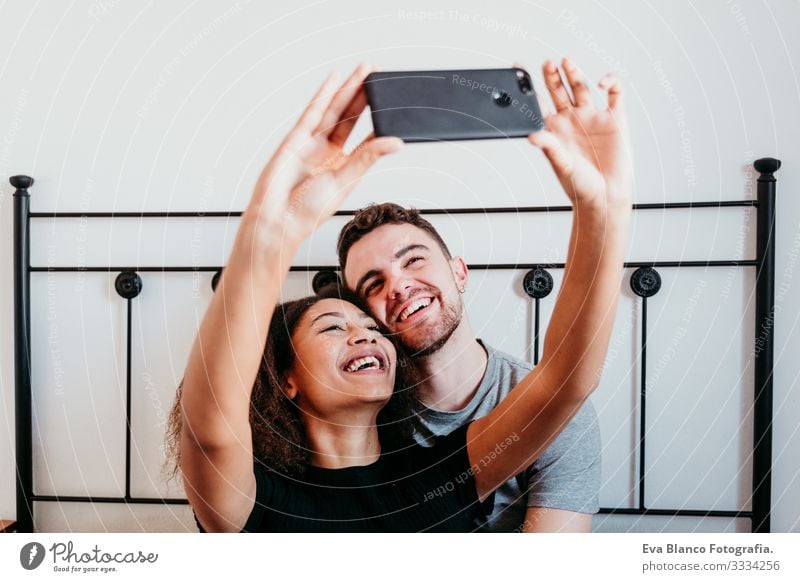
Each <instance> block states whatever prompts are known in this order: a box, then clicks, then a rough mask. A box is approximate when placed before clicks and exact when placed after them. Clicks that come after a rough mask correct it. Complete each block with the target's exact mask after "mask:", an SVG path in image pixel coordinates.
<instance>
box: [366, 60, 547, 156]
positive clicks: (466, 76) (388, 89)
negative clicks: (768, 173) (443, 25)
mask: <svg viewBox="0 0 800 582" xmlns="http://www.w3.org/2000/svg"><path fill="white" fill-rule="evenodd" d="M364 86H365V89H366V93H367V101H368V102H369V106H370V109H371V110H372V125H373V127H374V129H375V135H376V136H396V137H399V138H402V139H403V141H407V142H417V141H438V140H461V139H495V138H503V137H505V138H509V137H524V136H527V135H529V134H531V133H533V132H535V131H538V130H540V129H542V128H543V127H544V122H543V121H542V114H541V112H540V111H539V103H538V101H537V100H536V93H535V92H534V89H533V83H532V82H531V77H530V75H529V74H528V72H527V71H526V70H524V69H521V68H510V69H465V70H445V71H392V72H378V73H371V74H370V75H369V76H368V77H367V78H366V79H365V81H364Z"/></svg>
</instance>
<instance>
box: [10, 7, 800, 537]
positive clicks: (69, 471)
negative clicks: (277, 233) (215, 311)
mask: <svg viewBox="0 0 800 582" xmlns="http://www.w3.org/2000/svg"><path fill="white" fill-rule="evenodd" d="M275 6H277V4H275V3H269V4H267V3H250V2H245V1H243V0H242V1H240V2H237V3H214V2H209V1H200V2H193V3H184V4H183V5H180V6H179V5H178V3H154V2H151V3H142V2H133V1H127V2H125V1H116V0H96V1H94V2H90V1H76V2H72V3H61V2H55V1H50V2H40V3H35V4H33V3H30V2H23V1H21V0H11V1H9V2H6V3H4V4H3V7H2V17H1V18H0V55H3V56H2V57H0V80H2V90H1V91H0V177H2V184H0V215H1V216H2V224H3V225H4V227H3V228H2V229H0V232H1V233H2V235H0V236H2V239H1V240H2V244H1V245H0V253H2V254H1V255H0V261H2V264H3V265H4V266H5V269H6V273H7V274H8V276H6V277H4V278H3V279H2V282H0V313H2V321H3V323H4V324H3V326H2V328H1V330H0V391H2V399H0V423H2V431H3V438H2V439H0V468H2V469H1V470H0V517H13V516H14V513H15V505H14V477H13V470H14V371H13V369H14V356H13V326H12V321H13V320H12V317H13V297H12V279H11V260H12V238H11V236H12V232H11V225H12V212H11V210H12V197H11V194H12V188H11V187H10V186H9V185H8V183H7V177H8V176H9V175H13V174H22V173H26V174H30V175H32V176H34V177H35V178H36V185H35V186H34V188H33V189H32V190H31V206H32V209H33V210H34V211H70V210H72V211H111V210H116V211H123V210H133V211H139V210H150V211H156V210H241V209H243V207H244V206H245V204H246V201H247V200H248V198H249V194H250V188H251V186H252V184H253V182H254V179H255V177H256V175H257V173H258V171H259V170H260V168H261V165H262V164H263V163H264V161H265V160H266V159H267V158H268V156H269V154H270V153H271V152H272V150H273V149H274V147H275V145H276V144H277V143H278V141H279V140H280V138H281V136H282V134H283V133H284V131H285V130H286V128H287V127H288V124H290V123H291V122H292V121H293V120H294V119H295V117H296V115H297V113H298V108H300V107H301V106H302V105H303V104H304V103H305V102H306V101H307V98H308V97H309V96H310V94H311V92H312V91H313V90H314V89H315V88H316V86H317V85H318V84H319V83H320V82H321V80H322V78H323V76H324V75H325V74H326V72H328V71H329V70H330V69H331V68H333V67H336V68H338V69H340V70H341V71H343V72H346V71H348V70H349V69H351V68H352V67H353V66H354V65H355V64H356V63H358V62H360V61H369V62H372V63H374V64H376V65H378V66H380V67H381V68H382V69H384V70H391V69H393V68H397V69H415V68H428V69H430V68H479V67H502V66H507V65H510V64H511V63H512V62H518V63H522V64H524V65H526V66H527V67H528V68H529V70H530V71H531V73H532V74H533V75H534V77H536V82H537V88H540V87H541V83H540V79H539V78H538V77H539V75H540V66H541V62H542V61H543V60H544V59H545V58H547V57H551V58H558V57H560V56H562V55H570V56H571V57H573V58H574V59H575V60H576V61H577V62H578V63H579V64H580V65H581V66H582V67H583V68H584V69H585V70H586V72H587V74H588V75H589V77H590V78H592V79H595V80H597V79H599V77H600V76H601V75H602V74H603V73H605V72H607V71H609V70H616V71H618V72H619V74H620V75H621V77H622V79H623V81H624V83H625V86H626V90H627V96H628V108H629V115H630V117H631V119H632V126H633V132H634V143H635V150H636V158H637V159H636V172H637V175H636V179H637V187H636V200H637V201H638V202H656V201H689V200H738V199H745V198H754V197H755V189H754V180H755V174H754V172H753V171H752V166H751V162H752V160H753V159H754V158H757V157H764V156H774V157H778V158H781V159H782V160H783V162H784V168H783V169H781V170H780V172H779V173H778V174H777V177H778V180H779V181H778V195H777V205H778V225H777V228H778V235H777V264H776V292H777V296H776V300H777V303H778V305H779V306H780V312H779V314H778V316H777V318H776V322H775V334H776V341H777V349H776V352H775V366H776V367H775V377H774V386H775V424H774V433H773V436H774V473H773V491H772V494H773V521H772V524H773V530H774V531H783V532H785V531H800V490H799V489H800V481H799V480H798V471H799V470H800V435H799V434H798V431H797V426H798V425H800V416H799V415H800V413H799V412H798V410H800V407H799V406H798V404H799V403H798V396H797V376H798V371H799V370H800V367H799V366H798V359H797V358H796V357H791V354H793V353H794V354H797V353H798V352H799V351H800V335H798V334H797V333H796V331H795V326H796V323H797V314H798V313H800V310H798V303H800V293H797V292H794V291H795V289H796V284H797V282H796V279H797V278H798V277H795V276H794V270H795V267H796V265H797V259H798V252H800V213H799V212H798V207H800V202H799V201H798V198H797V197H796V196H795V195H794V192H796V191H797V190H798V189H799V188H800V174H798V170H797V165H798V164H800V158H798V155H797V154H798V144H800V108H799V107H798V100H799V98H800V81H798V75H797V72H796V70H795V68H794V64H795V63H794V61H793V59H792V57H791V55H800V40H798V36H797V34H796V31H795V29H796V23H797V22H798V19H800V6H798V5H797V3H793V2H789V1H788V0H786V1H779V2H769V3H766V2H759V1H755V0H752V1H751V0H736V1H723V0H718V1H715V2H702V3H697V2H671V3H668V4H667V3H657V4H656V3H651V2H635V3H634V2H620V1H615V2H603V3H595V2H561V1H559V2H554V1H545V0H542V1H541V2H538V3H532V2H519V1H517V2H506V3H502V4H501V3H485V2H469V3H467V2H463V1H461V2H449V3H444V2H440V3H438V4H437V5H436V7H435V8H432V3H431V2H405V3H403V4H402V8H400V7H399V6H401V5H400V4H392V5H389V4H388V3H379V2H363V3H361V2H353V1H351V2H347V3H344V2H324V1H319V2H314V3H307V5H305V6H300V3H298V2H295V3H291V4H285V6H286V8H277V7H275ZM418 11H427V12H424V13H420V12H418ZM367 131H369V122H368V120H367V119H364V120H362V123H360V124H359V126H358V127H357V133H358V136H363V135H364V134H365V133H366V132H367ZM358 136H356V137H358ZM383 200H394V201H399V202H402V203H409V204H414V205H417V206H418V207H455V206H503V205H539V204H566V203H567V200H566V197H565V195H564V194H563V193H562V191H561V190H560V188H559V187H558V185H557V183H556V181H555V179H554V177H553V175H552V171H551V170H550V168H549V166H548V164H547V163H546V162H545V161H544V159H543V157H542V156H541V154H539V153H538V152H536V151H533V150H532V149H531V147H530V146H529V145H528V144H527V143H526V142H525V141H524V140H514V141H508V142H474V143H471V142H465V143H453V144H443V145H415V146H412V147H408V148H406V150H405V151H404V152H402V153H401V154H398V155H395V156H393V157H392V158H391V159H390V160H388V159H387V160H384V161H381V162H380V163H379V165H378V166H377V167H376V168H375V170H374V171H373V172H372V173H371V174H370V176H369V177H368V178H367V179H365V180H364V182H363V183H362V185H361V186H360V187H359V188H358V189H357V191H356V192H354V193H353V195H352V196H351V199H350V200H349V201H348V207H350V208H356V207H360V206H362V205H363V204H365V203H367V202H369V201H383ZM568 218H569V216H568V214H564V213H555V214H552V215H550V216H545V215H540V216H525V217H514V216H505V217H494V218H491V219H490V220H487V219H486V218H485V217H463V216H461V217H456V218H455V219H448V218H443V217H437V220H436V221H435V222H436V224H437V225H440V226H441V228H442V229H443V232H444V233H445V238H446V239H447V240H448V241H449V242H450V243H451V245H452V247H453V248H454V250H455V251H457V252H459V253H463V254H464V256H466V258H467V260H468V262H471V263H483V262H490V261H496V262H514V261H519V262H533V261H545V260H547V261H563V260H564V253H565V247H566V242H567V237H568V228H569V220H568ZM754 219H755V214H754V212H753V211H752V210H751V211H747V210H742V209H721V210H715V209H703V210H696V211H692V212H689V211H682V210H672V211H667V212H659V211H639V212H638V213H637V214H636V217H635V221H634V225H633V235H632V237H631V244H630V247H629V253H628V258H629V260H649V259H672V260H677V259H697V260H702V259H706V258H714V259H736V258H752V257H753V256H754V252H755V220H754ZM341 223H342V221H341V220H332V221H331V223H330V224H328V225H326V226H325V227H324V228H323V229H322V230H321V231H320V232H319V233H318V235H317V236H316V237H315V239H314V240H313V241H311V242H310V243H309V244H308V245H307V246H306V247H304V250H303V251H302V252H301V253H300V254H299V255H298V257H297V260H296V261H297V264H320V263H328V264H333V262H334V260H335V257H334V253H333V240H334V237H335V235H336V233H337V229H338V227H339V225H340V224H341ZM235 228H236V221H235V220H234V221H226V220H224V219H211V218H206V219H203V220H194V219H176V220H170V221H168V222H167V221H163V220H146V221H139V220H130V219H128V220H123V219H120V220H116V221H113V222H112V221H106V220H97V219H93V220H88V221H87V220H80V219H76V220H61V221H51V220H47V219H34V221H33V224H32V246H33V248H32V263H33V264H34V265H38V266H50V265H53V266H55V265H73V266H74V265H127V264H141V265H162V264H167V265H170V264H171V265H175V264H184V265H193V264H198V265H220V264H223V263H224V260H225V257H226V256H227V253H228V251H229V248H230V244H231V239H232V237H233V235H234V232H235ZM629 272H630V271H629ZM522 274H523V273H522V272H490V273H487V272H475V273H473V282H472V284H471V285H470V290H469V293H468V295H467V300H468V302H469V310H470V313H471V314H472V319H473V323H474V325H475V327H476V328H477V329H478V330H479V334H480V335H481V336H482V337H484V338H486V339H488V340H489V341H490V342H492V343H494V344H495V345H497V346H498V347H500V348H502V349H504V350H506V351H509V352H511V353H513V354H516V355H518V356H521V357H528V358H529V357H530V343H531V341H532V336H531V323H530V321H531V318H532V311H531V305H530V303H529V302H528V301H527V300H526V299H525V298H524V297H523V296H522V295H521V293H520V280H521V277H522ZM661 274H662V277H663V283H664V284H663V288H662V291H661V293H660V294H659V295H657V296H656V297H654V298H653V299H651V300H650V303H649V307H650V310H649V313H648V325H649V332H650V333H651V334H652V335H651V336H650V344H649V349H648V362H649V365H648V382H649V383H651V385H652V387H651V390H650V392H649V395H648V418H649V419H650V422H649V423H648V450H647V454H648V466H647V470H648V477H647V483H648V486H647V502H648V505H649V506H651V507H682V508H688V509H696V508H714V509H734V508H741V509H749V507H750V506H749V499H748V497H749V494H750V480H749V471H750V470H751V461H750V457H749V455H750V451H751V439H752V428H751V422H752V419H751V416H750V408H749V407H750V402H751V399H752V391H753V369H752V357H751V356H752V347H753V332H754V323H753V319H754V311H753V309H754V295H753V283H754V276H753V269H752V268H739V269H735V268H733V269H730V268H710V269H708V270H704V269H673V268H670V269H666V268H665V269H662V270H661ZM553 275H554V277H555V280H556V284H557V285H558V284H559V283H560V279H561V272H559V271H555V272H553ZM142 276H143V279H144V292H143V293H142V295H141V296H140V297H139V298H138V299H137V300H136V301H135V303H134V311H133V322H134V329H133V368H132V372H131V373H132V380H133V391H134V394H135V403H134V429H133V453H132V455H133V464H132V474H133V493H134V495H138V496H157V495H170V496H178V495H181V489H180V487H178V486H176V485H174V484H173V485H172V486H167V485H166V484H165V483H164V482H163V479H162V478H161V476H160V475H159V465H160V462H161V454H162V451H161V449H160V445H161V441H160V437H161V430H162V429H163V418H164V415H165V414H166V411H168V410H169V406H170V404H171V401H172V394H173V391H174V387H175V384H176V381H177V379H178V378H180V377H181V375H182V373H183V368H184V366H185V362H186V358H187V355H188V350H189V347H190V343H191V341H192V339H193V337H194V333H195V331H196V328H197V324H198V321H199V320H200V318H201V317H202V314H203V311H204V308H205V306H206V304H207V302H208V300H209V297H210V286H209V284H208V280H209V278H210V276H208V275H205V274H203V275H200V276H193V275H192V274H190V273H187V274H174V273H173V274H169V273H168V274H165V275H162V274H160V273H158V274H157V273H144V274H143V275H142ZM111 283H113V275H112V276H111V277H109V276H108V275H105V274H94V273H88V274H80V275H79V274H69V273H35V274H33V276H32V302H33V303H32V305H33V309H32V310H33V321H32V341H33V347H34V349H33V356H32V357H33V381H34V399H35V425H34V426H35V435H34V451H35V454H34V485H35V490H36V491H37V492H38V493H50V494H54V493H59V494H62V495H90V494H91V495H120V494H121V493H122V487H124V471H125V469H124V464H123V459H124V447H125V443H124V430H123V427H124V418H125V416H124V415H125V411H124V390H125V352H124V346H125V335H124V334H125V327H124V324H125V304H124V302H123V301H122V300H121V299H120V298H119V297H117V296H116V294H115V293H114V292H113V288H112V285H111ZM623 283H624V284H623V291H624V294H623V299H622V301H621V303H620V308H619V312H618V324H617V327H616V328H615V333H614V337H613V338H612V346H611V350H610V352H609V358H608V367H607V371H606V375H605V377H604V380H603V383H602V385H601V388H600V390H599V391H598V393H597V394H596V396H595V397H594V402H595V405H596V406H597V408H598V410H599V412H600V416H601V425H602V434H603V441H604V459H603V460H604V462H603V486H602V491H601V503H602V504H603V505H606V506H609V505H618V506H623V507H630V506H633V505H634V504H635V503H636V499H637V492H636V490H635V475H636V471H637V470H638V469H637V466H636V463H637V459H638V454H636V452H635V451H634V450H633V448H632V447H633V446H634V445H635V442H636V439H637V424H638V421H637V418H638V417H637V416H636V411H635V410H634V408H633V407H634V404H635V394H636V390H637V384H638V378H639V374H640V369H639V365H638V363H637V362H636V350H637V347H638V346H639V342H640V338H639V335H638V330H639V329H640V327H639V326H640V319H639V318H640V316H641V312H640V303H639V301H638V300H635V298H634V296H633V295H632V294H631V292H630V291H629V287H628V286H627V275H626V278H625V280H624V282H623ZM307 289H308V277H307V276H305V275H301V274H297V275H293V276H292V278H291V280H290V282H289V283H288V284H287V294H288V295H298V294H302V293H305V292H306V290H307ZM554 297H555V293H554V294H553V295H552V296H551V298H550V302H547V301H545V302H544V303H543V314H544V317H545V320H544V324H546V322H547V320H548V318H549V313H550V310H551V309H552V300H553V299H554ZM543 329H544V328H543ZM35 511H36V526H37V529H38V530H39V531H68V530H72V531H91V530H95V531H140V530H148V531H186V530H191V529H192V528H193V523H192V520H191V516H190V514H188V512H187V510H186V508H185V507H180V506H179V507H175V506H167V507H161V506H152V507H150V506H134V507H131V508H130V509H128V508H125V507H124V506H110V505H103V504H99V505H96V506H91V505H88V504H80V503H74V504H54V503H38V504H36V506H35ZM748 528H749V522H747V521H746V520H743V521H741V522H739V523H735V522H732V521H731V520H726V519H716V520H712V519H708V520H696V519H686V518H682V519H669V518H648V519H645V520H638V519H620V518H614V519H611V518H608V517H607V516H597V517H596V518H595V529H597V530H598V531H618V530H621V531H632V530H642V531H700V530H703V531H722V530H724V531H745V530H747V529H748Z"/></svg>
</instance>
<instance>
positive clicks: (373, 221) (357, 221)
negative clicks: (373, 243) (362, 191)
mask: <svg viewBox="0 0 800 582" xmlns="http://www.w3.org/2000/svg"><path fill="white" fill-rule="evenodd" d="M384 224H411V225H413V226H416V227H417V228H419V229H421V230H424V231H425V232H427V233H428V234H429V235H431V237H433V240H435V241H436V242H437V243H438V244H439V247H440V248H441V249H442V252H443V253H444V256H445V257H447V259H448V260H449V259H452V258H453V256H452V255H451V254H450V249H448V248H447V245H446V244H445V243H444V241H443V240H442V237H441V236H439V233H438V232H436V229H435V228H433V225H432V224H431V223H430V222H428V221H427V220H425V219H424V218H422V215H421V214H420V213H419V210H417V209H416V208H403V207H402V206H400V205H399V204H394V203H393V202H384V203H383V204H370V205H369V206H367V207H366V208H362V209H361V210H359V211H358V212H357V213H356V215H355V216H354V217H353V219H352V220H351V221H350V222H348V223H347V224H345V225H344V228H342V231H341V232H340V233H339V241H338V242H337V243H336V249H337V252H338V253H339V266H340V267H341V268H342V277H343V278H344V268H345V266H346V265H347V253H348V252H350V247H352V246H353V245H354V244H356V243H357V242H358V241H359V240H361V239H362V238H363V237H365V236H366V235H368V234H369V233H371V232H372V231H373V230H375V229H376V228H378V227H379V226H383V225H384Z"/></svg>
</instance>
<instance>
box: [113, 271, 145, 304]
mask: <svg viewBox="0 0 800 582" xmlns="http://www.w3.org/2000/svg"><path fill="white" fill-rule="evenodd" d="M114 289H116V290H117V293H118V294H119V295H120V297H123V298H125V299H133V298H134V297H136V296H137V295H139V293H141V292H142V278H141V277H139V275H138V274H136V273H135V272H133V271H122V272H121V273H120V274H119V275H117V279H116V280H115V281H114Z"/></svg>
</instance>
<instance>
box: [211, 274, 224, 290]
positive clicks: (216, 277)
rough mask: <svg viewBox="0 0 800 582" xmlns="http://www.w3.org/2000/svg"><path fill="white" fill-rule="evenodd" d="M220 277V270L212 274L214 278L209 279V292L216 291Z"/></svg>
mask: <svg viewBox="0 0 800 582" xmlns="http://www.w3.org/2000/svg"><path fill="white" fill-rule="evenodd" d="M220 277H222V269H217V272H216V273H214V276H213V277H211V290H212V291H216V290H217V284H218V283H219V278H220Z"/></svg>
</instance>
